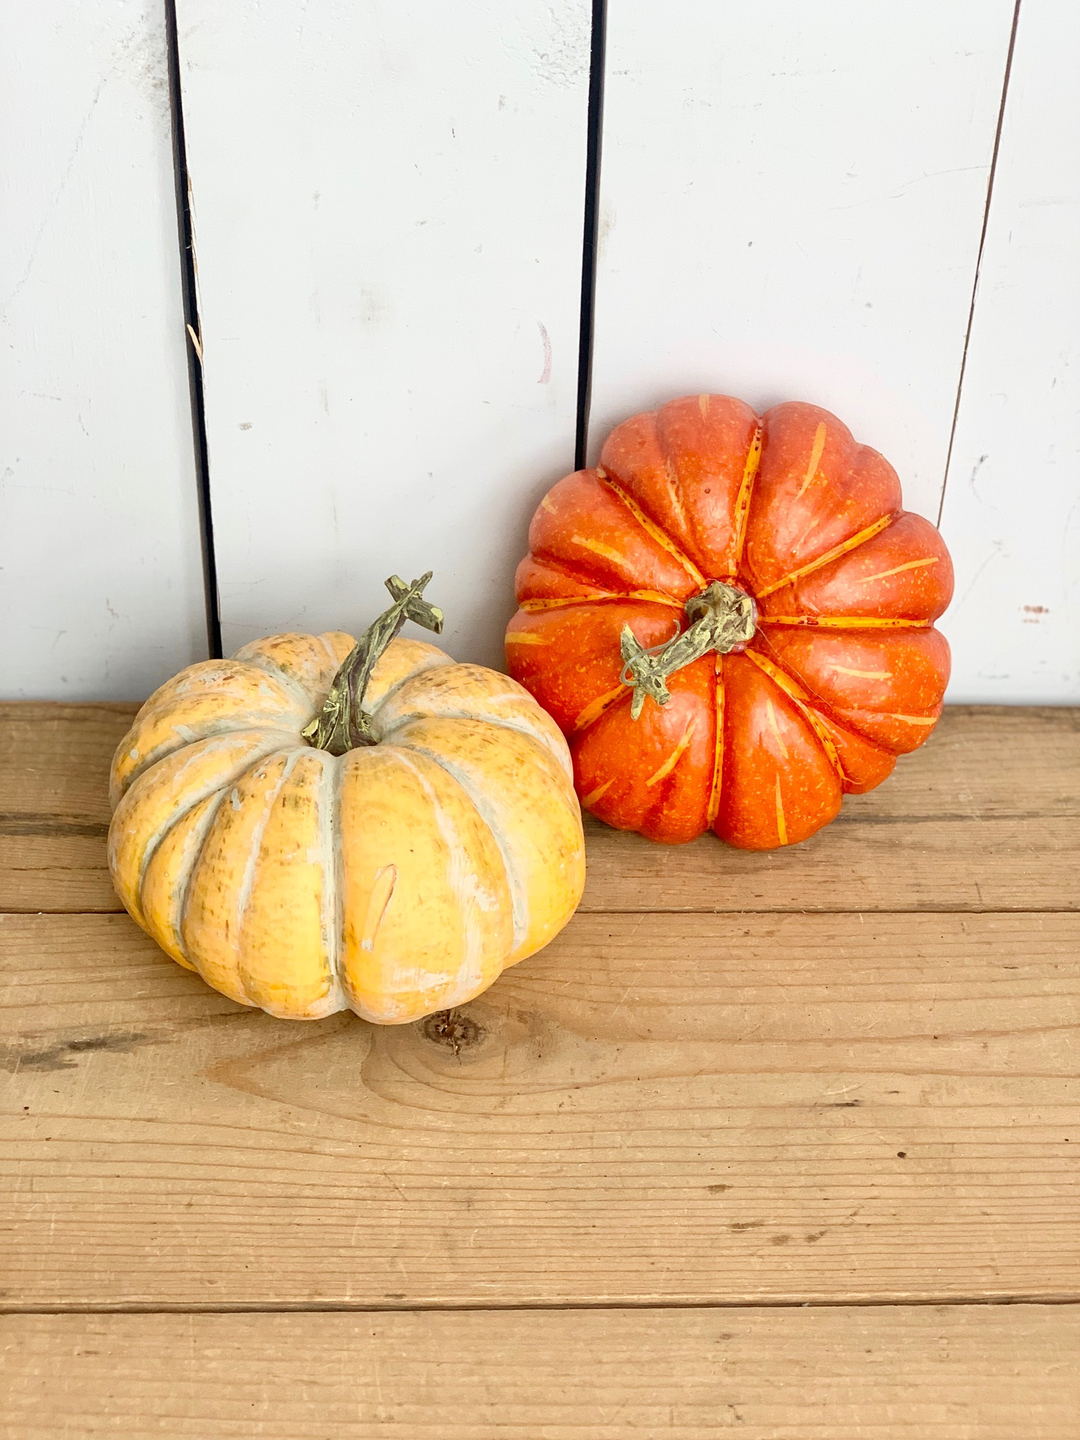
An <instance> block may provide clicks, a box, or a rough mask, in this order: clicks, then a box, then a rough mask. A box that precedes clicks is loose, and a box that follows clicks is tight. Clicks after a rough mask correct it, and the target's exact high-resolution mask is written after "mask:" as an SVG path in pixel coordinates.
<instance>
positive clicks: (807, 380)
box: [590, 0, 1013, 517]
mask: <svg viewBox="0 0 1080 1440" xmlns="http://www.w3.org/2000/svg"><path fill="white" fill-rule="evenodd" d="M1012 11H1013V4H1012V0H948V3H942V0H908V3H907V4H904V5H882V4H866V3H865V0H817V3H815V4H807V3H802V4H795V3H792V0H758V3H754V4H747V3H743V0H684V3H682V4H680V5H676V6H670V5H669V6H662V5H656V4H654V3H652V0H610V4H609V9H608V16H609V18H608V63H607V69H606V77H607V93H606V99H605V124H604V138H603V159H602V178H601V212H600V237H601V245H600V253H599V263H598V270H597V293H596V344H595V351H594V365H593V408H592V424H591V427H590V434H591V441H592V447H591V453H592V454H593V455H595V453H596V451H597V449H598V447H599V444H600V442H601V441H602V439H603V437H604V435H605V434H606V432H607V430H608V429H609V428H610V426H611V425H612V424H613V423H615V422H616V421H617V420H619V419H621V418H623V417H624V416H626V415H628V414H631V413H633V412H634V411H635V410H640V409H646V408H651V407H652V406H654V405H656V404H657V403H659V402H662V401H663V400H665V399H668V398H671V397H673V396H675V395H679V394H685V393H694V392H698V391H702V390H715V391H721V392H726V393H728V394H733V395H738V396H741V397H742V398H743V399H745V400H747V401H749V402H750V404H752V405H754V406H757V407H760V408H763V407H765V406H768V405H770V404H773V403H775V402H776V401H778V400H809V401H812V402H814V403H816V404H820V405H824V406H826V407H827V408H828V409H830V410H833V411H834V412H835V413H836V414H837V415H839V416H840V417H841V419H843V420H844V421H845V422H846V423H847V424H848V425H849V426H850V427H851V429H852V431H853V432H854V433H855V435H856V436H857V438H859V439H860V440H863V441H865V442H866V443H868V444H871V445H874V446H876V447H877V448H878V449H879V450H881V451H883V452H884V453H885V454H886V455H887V456H888V457H889V459H890V460H891V461H892V463H893V464H894V465H895V466H896V468H897V470H898V471H899V472H900V475H901V478H902V480H903V481H904V486H905V497H906V500H907V503H908V505H909V507H910V508H911V509H916V510H921V511H922V512H923V513H925V514H928V515H930V516H931V517H934V516H936V514H937V509H938V501H939V497H940V493H941V486H942V483H943V478H944V472H945V461H946V454H947V451H948V441H949V432H950V428H951V423H952V417H953V409H954V406H955V402H956V393H957V383H958V379H959V369H960V362H961V356H962V352H963V344H964V334H965V330H966V326H967V319H968V311H969V306H970V302H971V288H972V283H973V281H974V276H975V264H976V257H977V253H978V244H979V235H980V230H981V225H982V219H983V213H984V201H985V195H986V181H987V176H988V173H989V166H990V160H991V155H992V152H993V142H994V133H995V128H996V123H997V117H998V111H999V106H1000V97H1001V88H1002V81H1003V77H1004V70H1005V61H1006V55H1007V52H1008V41H1009V32H1010V27H1011V21H1012Z"/></svg>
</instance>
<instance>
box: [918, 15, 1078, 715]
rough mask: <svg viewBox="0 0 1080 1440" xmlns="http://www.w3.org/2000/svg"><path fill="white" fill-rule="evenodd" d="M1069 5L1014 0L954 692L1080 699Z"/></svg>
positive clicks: (966, 421) (981, 296)
mask: <svg viewBox="0 0 1080 1440" xmlns="http://www.w3.org/2000/svg"><path fill="white" fill-rule="evenodd" d="M1078 72H1080V10H1078V9H1077V6H1076V5H1075V3H1073V0H1023V4H1022V6H1021V9H1020V24H1019V28H1018V31H1017V37H1016V51H1015V55H1014V58H1013V68H1012V76H1011V79H1010V84H1009V93H1008V99H1007V103H1006V107H1005V117H1004V124H1003V126H1002V134H1001V147H1000V152H999V155H998V164H997V171H996V175H995V180H994V193H993V199H992V203H991V206H990V215H989V224H988V227H987V233H986V244H985V247H984V250H983V260H982V265H981V267H980V271H979V288H978V294H977V296H976V304H975V316H974V323H973V325H972V330H971V341H970V344H969V346H968V356H967V365H966V368H965V373H964V386H963V392H962V395H961V400H960V411H959V415H958V420H957V430H956V439H955V442H954V445H953V454H952V463H951V465H950V467H949V480H948V488H947V490H946V493H945V507H944V512H943V515H942V529H943V531H944V533H945V536H946V538H947V539H948V542H949V545H950V546H951V548H952V552H953V555H954V556H955V558H956V569H957V599H956V601H955V603H954V605H953V608H952V609H951V611H950V612H949V614H948V615H947V616H946V617H945V626H944V628H945V630H946V632H947V634H948V636H949V638H950V640H951V641H952V645H953V660H954V670H953V686H952V691H951V694H952V696H953V697H954V698H955V699H957V700H972V701H978V700H1005V701H1015V702H1017V703H1036V704H1039V703H1062V702H1069V703H1073V704H1075V703H1076V702H1077V701H1080V269H1078V266H1080V90H1078V88H1077V83H1076V76H1077V74H1078Z"/></svg>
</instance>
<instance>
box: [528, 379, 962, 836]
mask: <svg viewBox="0 0 1080 1440" xmlns="http://www.w3.org/2000/svg"><path fill="white" fill-rule="evenodd" d="M529 549H530V553H529V555H528V556H527V557H526V559H525V560H524V561H522V563H521V565H520V566H519V568H518V572H517V599H518V604H519V606H520V609H519V610H518V613H517V614H516V615H515V616H514V618H513V620H512V621H511V623H510V628H509V630H508V632H507V636H506V642H507V657H508V669H509V671H510V674H511V675H512V676H513V677H514V678H515V679H516V680H519V681H520V682H521V683H522V684H523V685H525V686H526V688H527V689H529V690H530V691H531V692H532V693H533V695H535V697H536V698H537V700H539V701H540V703H541V705H543V706H544V708H545V709H546V710H548V711H549V712H550V714H551V715H552V716H553V717H554V719H555V720H556V721H557V722H558V724H559V726H560V727H561V728H562V730H563V732H564V733H565V734H566V735H567V737H568V739H569V741H570V749H571V752H572V754H573V758H574V774H575V783H576V785H577V789H578V793H579V795H580V796H581V803H582V805H583V806H584V807H585V809H587V810H591V811H592V813H593V814H594V815H597V816H598V817H599V818H600V819H601V820H605V821H607V823H608V824H609V825H614V826H616V827H617V828H619V829H623V830H639V831H640V832H641V833H642V834H643V835H647V836H649V837H650V838H651V839H654V840H663V841H668V842H672V843H677V842H680V841H685V840H692V839H693V838H694V837H695V836H697V835H700V834H702V833H703V832H704V831H705V830H707V829H709V828H710V827H711V828H712V829H713V830H715V832H716V833H717V834H718V835H719V836H720V837H721V839H723V840H726V841H728V842H729V843H730V844H732V845H738V846H741V847H742V848H744V849H750V850H765V849H771V848H772V847H774V846H778V845H790V844H794V843H795V842H797V841H799V840H805V839H806V838H807V836H809V835H812V834H813V833H814V832H815V831H816V830H818V829H819V828H820V827H821V826H822V825H824V824H826V823H827V822H828V821H829V820H831V819H833V817H834V816H835V815H836V813H837V812H838V810H839V809H840V803H841V799H842V797H843V795H844V794H845V793H846V792H855V793H858V792H861V791H864V790H871V789H873V787H874V786H875V785H879V784H880V783H881V781H882V780H884V779H885V777H886V776H887V775H888V774H889V772H890V771H891V770H892V768H893V766H894V764H895V763H896V757H897V755H900V754H902V753H904V752H905V751H909V750H914V749H915V748H916V747H917V746H919V745H921V744H922V743H923V742H924V741H925V740H926V739H927V737H928V736H929V734H930V732H931V730H932V729H933V727H934V723H935V721H936V720H937V718H938V716H939V715H940V713H941V704H942V696H943V694H944V690H945V685H946V682H947V680H948V676H949V647H948V644H947V642H946V641H945V639H944V637H943V636H942V635H941V634H940V633H939V632H938V631H937V630H935V629H934V625H933V622H934V620H935V619H936V618H937V617H938V616H939V615H940V614H941V613H942V611H943V610H944V609H945V607H946V605H947V604H948V603H949V599H950V597H951V595H952V584H953V577H952V565H951V563H950V560H949V555H948V552H947V551H946V549H945V546H944V543H943V542H942V539H941V536H940V535H939V534H938V532H937V530H936V529H935V528H934V526H933V525H931V524H930V523H929V521H927V520H924V519H922V517H921V516H918V515H913V514H911V513H909V512H907V511H905V510H903V509H902V508H901V494H900V483H899V481H898V479H897V476H896V472H895V471H894V470H893V468H892V466H891V465H889V464H888V462H887V461H886V460H884V459H883V458H882V456H881V455H879V454H878V453H877V451H875V450H871V449H869V448H868V447H867V446H865V445H858V444H856V443H855V441H854V440H853V439H852V437H851V434H850V432H849V431H848V430H847V428H846V427H845V426H844V425H842V424H841V422H840V421H839V420H837V419H836V418H835V416H833V415H830V414H829V413H828V411H825V410H819V409H817V408H816V407H815V406H813V405H803V404H795V403H792V404H784V405H777V406H775V407H774V408H773V409H771V410H769V411H767V412H766V414H765V415H763V416H761V417H760V418H759V417H758V416H757V415H756V414H755V413H754V412H753V410H751V409H750V407H749V406H748V405H745V404H743V403H742V402H741V401H739V400H733V399H731V398H729V397H728V396H723V395H692V396H687V397H686V398H684V399H680V400H673V401H672V402H671V403H670V404H668V405H665V406H664V407H663V408H662V409H661V410H658V411H657V412H656V413H649V414H642V415H635V416H634V417H633V418H632V419H630V420H627V421H626V422H625V423H624V424H622V425H620V426H618V427H617V429H615V430H614V431H613V432H612V433H611V435H610V436H609V437H608V440H607V443H606V444H605V445H604V448H603V451H602V452H601V456H600V464H599V465H598V466H596V468H595V469H592V470H581V471H578V472H577V473H576V474H574V475H568V476H567V477H566V478H565V479H564V480H560V481H559V483H558V484H557V485H556V486H555V487H554V488H553V489H552V490H551V491H549V493H548V494H547V495H546V496H545V497H544V499H543V500H542V501H541V503H540V508H539V509H538V510H537V512H536V515H535V516H534V518H533V521H532V525H531V528H530V530H529Z"/></svg>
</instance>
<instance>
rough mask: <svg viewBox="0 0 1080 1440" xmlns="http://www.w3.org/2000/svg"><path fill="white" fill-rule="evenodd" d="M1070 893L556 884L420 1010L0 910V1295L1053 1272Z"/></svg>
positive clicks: (105, 922) (184, 1297)
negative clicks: (262, 1006) (304, 990)
mask: <svg viewBox="0 0 1080 1440" xmlns="http://www.w3.org/2000/svg"><path fill="white" fill-rule="evenodd" d="M1078 946H1080V920H1078V918H1077V917H1076V916H1075V915H1073V914H1045V915H1039V914H1024V915H997V916H995V915H968V914H954V915H945V914H941V915H870V914H867V915H864V916H861V917H857V916H832V915H787V916H779V915H767V914H766V915H741V916H737V917H736V916H731V917H727V918H725V919H723V920H718V919H717V918H715V917H711V916H703V915H621V914H616V915H589V914H583V915H579V916H578V917H577V918H576V919H575V920H574V921H573V922H572V923H571V925H570V927H569V928H568V929H567V930H566V931H565V932H564V935H563V936H562V937H561V938H560V940H559V941H557V942H556V943H555V944H553V945H552V946H551V947H550V948H549V949H548V950H547V951H545V952H543V953H542V954H541V955H539V956H537V957H535V958H534V959H533V960H530V961H528V962H526V963H524V964H522V965H521V966H519V967H516V968H515V969H513V970H511V971H509V972H508V973H507V974H506V975H505V976H504V977H503V978H502V979H501V980H500V981H499V982H498V984H497V985H496V986H495V987H494V988H493V989H492V990H491V991H489V992H488V994H487V995H485V996H484V997H483V999H482V1000H480V1001H477V1002H475V1003H473V1004H471V1005H469V1006H468V1007H466V1009H465V1010H463V1011H458V1012H452V1016H451V1020H450V1022H449V1023H445V1022H444V1023H442V1024H441V1025H440V1024H437V1023H436V1024H432V1023H431V1022H427V1023H424V1024H421V1025H418V1026H403V1027H390V1028H377V1027H371V1026H368V1025H366V1024H364V1023H363V1022H361V1021H358V1020H355V1019H354V1018H352V1017H336V1018H335V1019H333V1020H330V1021H326V1022H320V1023H318V1024H311V1025H299V1024H295V1023H292V1024H290V1023H289V1022H283V1021H274V1020H271V1019H269V1018H268V1017H267V1016H265V1015H263V1014H262V1013H258V1012H252V1011H250V1010H242V1009H240V1008H239V1007H237V1006H235V1005H233V1004H231V1003H230V1002H229V1001H227V1000H225V999H223V998H222V997H220V996H218V995H216V994H215V993H213V992H211V991H209V990H208V989H206V988H205V987H204V986H203V984H202V982H201V981H200V980H198V979H197V977H195V976H193V975H191V974H190V973H189V972H186V971H183V970H181V969H180V968H179V967H177V966H176V965H174V964H173V963H172V962H170V961H168V960H166V959H165V958H164V957H163V956H161V955H160V954H159V953H158V952H157V951H156V950H155V949H154V947H153V946H152V945H151V944H150V943H149V942H148V941H147V940H146V939H145V938H144V937H143V936H142V935H141V934H140V933H139V932H138V931H136V929H135V928H134V926H133V925H132V924H131V923H130V922H129V921H128V920H127V918H126V917H123V916H44V917H40V916H8V917H5V918H4V919H3V920H2V921H0V948H2V953H3V957H4V962H3V963H4V996H5V999H4V1007H5V1008H4V1012H3V1013H4V1022H5V1030H6V1032H7V1034H8V1036H9V1041H8V1045H7V1047H6V1052H5V1056H4V1058H5V1062H6V1066H7V1069H8V1078H7V1082H6V1085H5V1096H6V1099H5V1103H4V1107H3V1108H4V1119H3V1127H4V1129H3V1145H2V1155H3V1168H4V1171H5V1173H6V1174H7V1175H8V1176H9V1177H10V1180H9V1182H8V1183H7V1184H6V1185H5V1187H4V1189H5V1195H6V1201H5V1208H6V1209H9V1211H10V1219H11V1223H12V1224H13V1225H14V1226H15V1227H16V1231H17V1234H18V1236H19V1241H18V1244H17V1245H15V1246H8V1247H6V1249H5V1251H4V1255H3V1262H2V1263H3V1268H4V1271H5V1274H4V1277H3V1279H2V1280H0V1284H2V1286H3V1288H4V1290H5V1296H4V1304H5V1305H6V1306H7V1307H9V1308H15V1309H19V1308H25V1307H28V1306H29V1307H35V1306H42V1305H47V1306H57V1307H60V1308H78V1307H80V1306H106V1307H109V1306H112V1307H116V1306H120V1307H124V1306H131V1305H139V1306H147V1307H151V1308H159V1309H173V1308H183V1307H186V1306H192V1305H195V1306H209V1307H212V1308H213V1307H221V1308H229V1307H233V1306H255V1307H259V1306H280V1305H289V1306H298V1307H302V1306H307V1305H316V1306H317V1305H319V1304H325V1303H332V1304H338V1305H348V1306H357V1307H372V1306H374V1307H380V1306H398V1305H400V1306H414V1305H437V1306H457V1305H484V1304H489V1305H490V1304H504V1305H505V1304H512V1305H541V1304H542V1305H549V1304H577V1303H592V1304H595V1303H605V1304H627V1303H635V1304H674V1303H678V1304H686V1303H705V1302H716V1301H720V1300H722V1301H729V1302H730V1301H741V1302H755V1301H759V1302H760V1301H765V1300H770V1301H789V1302H790V1301H800V1302H801V1301H823V1300H827V1301H851V1300H869V1299H873V1300H881V1299H910V1298H924V1299H957V1298H966V1297H979V1298H995V1297H999V1298H1000V1297H1024V1296H1027V1297H1032V1298H1041V1299H1047V1298H1061V1297H1066V1298H1069V1297H1080V1251H1078V1249H1077V1246H1076V1234H1077V1223H1078V1221H1080V1214H1078V1211H1080V1192H1078V1189H1077V1185H1076V1165H1077V1157H1078V1156H1080V1148H1078V1147H1080V1096H1078V1094H1077V1088H1076V1079H1075V1076H1076V1045H1077V1038H1078V1029H1080V976H1078V975H1077V972H1076V965H1075V958H1076V954H1077V950H1078Z"/></svg>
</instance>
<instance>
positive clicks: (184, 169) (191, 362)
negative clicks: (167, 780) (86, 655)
mask: <svg viewBox="0 0 1080 1440" xmlns="http://www.w3.org/2000/svg"><path fill="white" fill-rule="evenodd" d="M164 6H165V45H166V54H167V63H168V71H169V110H170V115H171V118H172V139H173V177H174V180H175V185H176V224H177V232H178V238H179V241H180V275H181V288H182V293H183V303H184V323H185V326H186V330H187V360H188V391H189V394H190V397H191V436H192V443H193V446H194V450H195V483H196V486H197V488H198V495H199V529H200V532H201V536H202V562H203V589H204V592H205V603H206V643H207V648H208V650H209V653H210V656H211V658H212V659H218V658H220V656H221V610H220V605H219V601H218V584H217V557H216V555H215V552H214V519H213V511H212V508H211V504H210V460H209V454H208V450H207V444H206V406H205V399H204V395H203V373H202V354H201V347H202V325H201V323H200V320H199V289H198V275H197V270H196V264H195V236H194V229H193V226H192V219H191V185H190V180H189V178H188V164H187V141H186V137H185V135H184V99H183V93H182V90H181V87H180V45H179V41H178V38H177V25H176V0H164Z"/></svg>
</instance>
